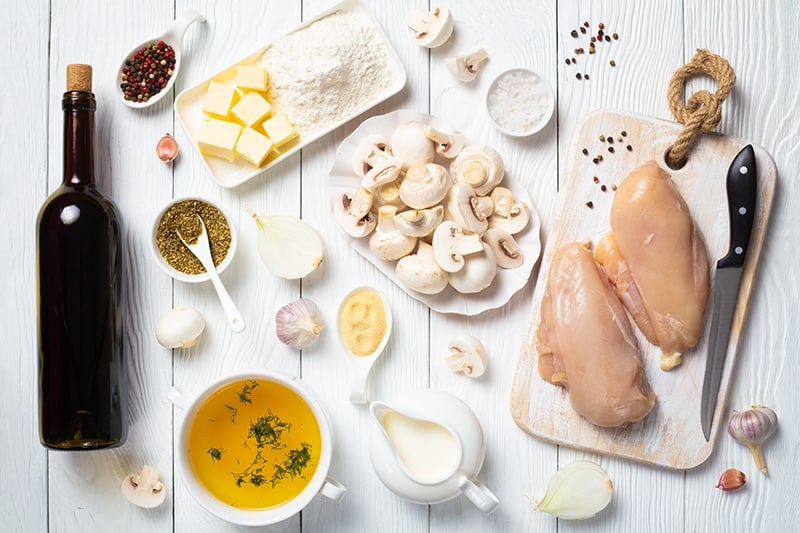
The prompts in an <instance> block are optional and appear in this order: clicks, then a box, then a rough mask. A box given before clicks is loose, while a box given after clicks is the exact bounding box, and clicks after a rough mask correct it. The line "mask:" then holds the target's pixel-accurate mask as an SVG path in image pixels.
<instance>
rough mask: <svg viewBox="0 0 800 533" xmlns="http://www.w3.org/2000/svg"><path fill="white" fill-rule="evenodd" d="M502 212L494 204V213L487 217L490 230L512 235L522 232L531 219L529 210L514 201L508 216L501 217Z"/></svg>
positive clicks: (524, 205)
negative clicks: (497, 229) (498, 230)
mask: <svg viewBox="0 0 800 533" xmlns="http://www.w3.org/2000/svg"><path fill="white" fill-rule="evenodd" d="M503 212H504V211H503V210H498V207H497V204H495V211H494V213H493V214H492V216H491V217H489V227H490V228H499V229H502V230H503V231H506V232H508V233H510V234H511V235H514V234H516V233H519V232H520V231H522V230H524V229H525V227H526V226H527V225H528V222H529V221H530V219H531V213H530V208H528V206H527V204H524V203H523V202H517V201H514V203H513V204H512V206H511V211H510V212H509V215H508V216H503V215H502V213H503Z"/></svg>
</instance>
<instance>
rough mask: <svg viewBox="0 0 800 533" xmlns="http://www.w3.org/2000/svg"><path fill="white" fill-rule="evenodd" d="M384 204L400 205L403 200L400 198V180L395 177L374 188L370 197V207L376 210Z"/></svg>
mask: <svg viewBox="0 0 800 533" xmlns="http://www.w3.org/2000/svg"><path fill="white" fill-rule="evenodd" d="M384 205H393V206H395V207H398V208H399V207H402V206H403V201H402V200H401V199H400V180H399V179H396V180H394V181H390V182H388V183H384V184H382V185H378V186H377V187H376V188H375V194H374V195H373V198H372V208H373V210H374V211H376V212H377V210H378V209H380V208H381V207H383V206H384Z"/></svg>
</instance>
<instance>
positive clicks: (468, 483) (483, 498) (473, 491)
mask: <svg viewBox="0 0 800 533" xmlns="http://www.w3.org/2000/svg"><path fill="white" fill-rule="evenodd" d="M458 487H459V489H461V492H462V493H463V494H464V496H466V497H467V498H469V501H471V502H472V503H473V504H475V507H477V508H478V509H480V510H481V511H483V512H484V513H486V514H489V513H492V512H493V511H494V510H495V508H496V507H497V504H498V503H500V502H499V500H498V499H497V496H495V495H494V493H493V492H492V491H491V490H489V487H487V486H486V485H484V484H483V483H481V482H480V481H478V480H477V479H469V478H467V477H465V478H463V479H462V480H461V483H460V484H459V486H458Z"/></svg>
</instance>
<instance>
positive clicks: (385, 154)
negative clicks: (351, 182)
mask: <svg viewBox="0 0 800 533" xmlns="http://www.w3.org/2000/svg"><path fill="white" fill-rule="evenodd" d="M391 158H392V149H391V147H390V146H389V141H388V140H387V139H386V138H385V137H384V136H383V135H379V134H377V133H376V134H372V135H367V136H366V137H364V138H363V139H362V140H361V142H359V143H358V145H357V146H356V149H355V151H354V152H353V170H354V171H355V173H356V175H357V176H358V177H359V178H363V177H364V175H365V174H366V173H367V172H369V171H370V170H371V169H372V167H374V166H375V165H376V164H377V163H378V162H380V161H386V160H391Z"/></svg>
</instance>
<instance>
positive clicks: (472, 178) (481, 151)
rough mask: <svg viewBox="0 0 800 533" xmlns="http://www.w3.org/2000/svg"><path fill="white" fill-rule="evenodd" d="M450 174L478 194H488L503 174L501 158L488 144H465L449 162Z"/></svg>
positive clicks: (503, 168) (503, 166) (501, 179)
mask: <svg viewBox="0 0 800 533" xmlns="http://www.w3.org/2000/svg"><path fill="white" fill-rule="evenodd" d="M450 174H451V175H452V176H453V179H454V180H455V181H456V182H459V183H464V184H466V185H469V186H470V187H472V188H473V189H475V194H477V195H478V196H486V195H488V194H489V193H490V192H491V191H492V189H494V188H495V187H496V186H497V185H498V184H499V183H500V182H501V181H503V175H504V174H505V165H504V164H503V158H502V157H500V154H498V153H497V150H495V149H494V148H492V147H490V146H485V145H478V144H473V145H470V146H467V147H466V148H464V149H463V150H461V153H459V154H458V156H456V158H455V159H453V162H452V163H450Z"/></svg>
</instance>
